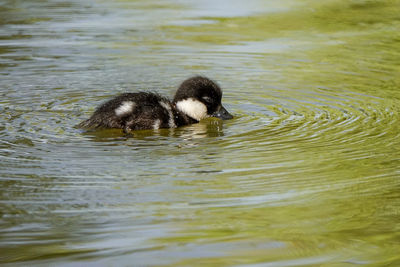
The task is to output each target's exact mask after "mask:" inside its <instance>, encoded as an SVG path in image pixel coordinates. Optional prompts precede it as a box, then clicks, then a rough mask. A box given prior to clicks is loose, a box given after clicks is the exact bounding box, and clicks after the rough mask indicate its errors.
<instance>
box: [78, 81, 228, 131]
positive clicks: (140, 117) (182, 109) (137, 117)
mask: <svg viewBox="0 0 400 267" xmlns="http://www.w3.org/2000/svg"><path fill="white" fill-rule="evenodd" d="M221 99H222V90H221V88H220V87H219V86H218V84H217V83H215V82H214V81H212V80H210V79H208V78H206V77H203V76H195V77H192V78H189V79H187V80H185V81H183V82H182V84H181V85H180V86H179V88H178V90H177V91H176V94H175V97H174V99H173V101H170V100H169V99H168V98H165V97H163V96H161V95H159V94H156V93H149V92H137V93H124V94H121V95H119V96H117V97H115V98H113V99H111V100H109V101H107V102H105V103H104V104H102V105H100V106H99V107H98V108H97V109H96V110H95V112H94V113H93V115H92V116H91V117H90V118H89V119H87V120H85V121H83V122H81V123H80V124H78V127H80V128H85V129H96V128H118V129H123V131H124V132H125V133H128V132H130V131H133V130H145V129H160V128H176V127H180V126H183V125H188V124H193V123H198V122H199V121H200V120H202V119H204V118H207V117H216V118H220V119H223V120H226V119H232V118H233V116H232V115H231V114H230V113H229V112H228V111H227V110H226V109H225V108H224V107H223V106H222V104H221Z"/></svg>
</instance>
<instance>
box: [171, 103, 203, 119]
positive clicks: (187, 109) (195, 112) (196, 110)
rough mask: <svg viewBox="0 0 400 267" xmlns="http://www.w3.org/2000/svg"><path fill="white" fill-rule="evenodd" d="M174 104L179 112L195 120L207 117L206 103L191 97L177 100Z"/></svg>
mask: <svg viewBox="0 0 400 267" xmlns="http://www.w3.org/2000/svg"><path fill="white" fill-rule="evenodd" d="M176 106H177V108H178V109H179V110H180V111H181V112H183V113H185V114H186V115H188V116H189V117H191V118H193V119H195V120H198V121H199V120H201V119H204V118H206V117H208V116H207V107H206V105H204V104H203V103H201V102H200V101H198V100H195V99H193V98H188V99H185V100H181V101H178V102H177V103H176Z"/></svg>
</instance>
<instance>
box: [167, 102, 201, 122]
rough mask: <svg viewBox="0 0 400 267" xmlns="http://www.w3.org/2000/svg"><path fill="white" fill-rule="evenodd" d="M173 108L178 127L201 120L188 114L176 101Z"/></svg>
mask: <svg viewBox="0 0 400 267" xmlns="http://www.w3.org/2000/svg"><path fill="white" fill-rule="evenodd" d="M173 110H174V116H175V123H176V125H177V126H178V127H179V126H183V125H188V124H193V123H198V122H199V121H198V120H196V119H193V118H192V117H190V116H188V115H187V114H186V113H184V112H182V111H181V110H180V109H179V108H178V107H177V105H176V103H173Z"/></svg>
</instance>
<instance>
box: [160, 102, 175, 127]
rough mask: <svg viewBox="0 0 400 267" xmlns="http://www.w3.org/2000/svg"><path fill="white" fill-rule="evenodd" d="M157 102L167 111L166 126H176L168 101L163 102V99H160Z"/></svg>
mask: <svg viewBox="0 0 400 267" xmlns="http://www.w3.org/2000/svg"><path fill="white" fill-rule="evenodd" d="M159 103H160V105H161V106H162V107H163V108H165V109H166V110H167V111H168V117H169V119H168V126H169V128H176V124H175V121H174V114H173V113H172V108H171V105H170V104H169V103H165V102H163V101H160V102H159Z"/></svg>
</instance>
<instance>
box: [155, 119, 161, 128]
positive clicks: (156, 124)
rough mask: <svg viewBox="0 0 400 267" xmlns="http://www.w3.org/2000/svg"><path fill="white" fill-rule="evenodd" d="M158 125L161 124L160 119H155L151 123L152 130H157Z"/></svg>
mask: <svg viewBox="0 0 400 267" xmlns="http://www.w3.org/2000/svg"><path fill="white" fill-rule="evenodd" d="M160 125H161V121H160V120H156V121H155V122H154V124H153V129H154V130H158V129H160Z"/></svg>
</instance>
